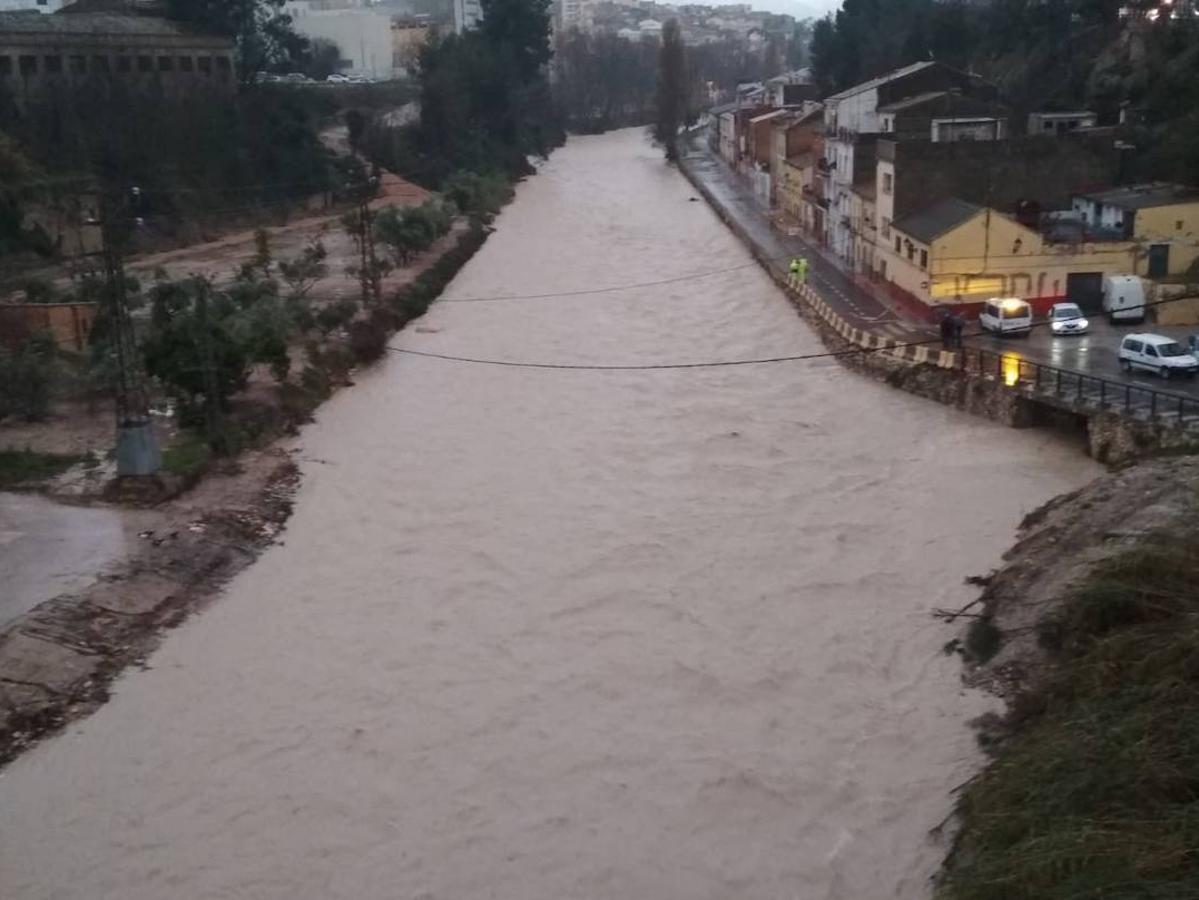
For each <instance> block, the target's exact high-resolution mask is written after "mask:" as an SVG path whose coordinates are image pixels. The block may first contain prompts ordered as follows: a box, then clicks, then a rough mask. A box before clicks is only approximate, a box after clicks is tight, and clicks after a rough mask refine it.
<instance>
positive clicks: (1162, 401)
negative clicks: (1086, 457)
mask: <svg viewBox="0 0 1199 900" xmlns="http://www.w3.org/2000/svg"><path fill="white" fill-rule="evenodd" d="M957 353H958V361H959V362H958V364H959V367H960V368H961V369H962V370H963V371H965V372H968V373H969V374H972V375H978V376H981V377H983V378H988V379H991V380H995V381H1001V382H1003V383H1004V384H1006V385H1007V386H1008V387H1011V388H1013V389H1017V390H1021V391H1024V392H1026V393H1029V394H1032V395H1036V396H1037V397H1040V398H1043V399H1046V400H1049V401H1051V402H1056V403H1057V404H1058V405H1061V406H1065V407H1069V408H1071V409H1077V410H1084V409H1098V410H1107V411H1110V412H1115V413H1118V414H1122V415H1126V416H1130V417H1133V418H1141V419H1147V420H1148V421H1152V422H1157V421H1174V422H1178V423H1181V424H1183V425H1188V426H1191V425H1196V426H1199V397H1192V396H1189V395H1187V394H1179V393H1175V392H1174V391H1164V390H1158V389H1157V388H1151V387H1146V386H1144V385H1140V384H1132V383H1131V382H1127V381H1113V380H1111V379H1109V378H1101V377H1099V376H1097V375H1087V374H1085V373H1083V372H1078V371H1075V370H1073V369H1060V368H1057V367H1056V366H1047V365H1045V364H1044V363H1038V362H1033V361H1032V360H1030V359H1025V358H1024V357H1023V356H1021V355H1020V354H1018V353H1004V352H997V351H995V350H984V349H983V348H981V347H964V348H962V349H960V350H958V351H957Z"/></svg>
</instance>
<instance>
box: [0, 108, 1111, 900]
mask: <svg viewBox="0 0 1199 900" xmlns="http://www.w3.org/2000/svg"><path fill="white" fill-rule="evenodd" d="M691 276H696V277H691ZM645 282H665V283H659V284H657V285H654V286H649V287H642V288H637V289H631V290H614V291H610V292H605V293H577V292H580V291H595V290H597V289H601V288H608V287H620V286H624V285H630V284H640V283H645ZM545 294H557V295H559V296H552V297H545V296H542V297H533V296H530V295H545ZM501 297H519V298H522V299H494V298H501ZM451 301H474V302H451ZM394 343H395V345H396V346H399V347H404V348H410V349H416V350H421V351H426V352H432V353H440V354H447V355H455V356H467V357H476V358H489V359H503V360H515V361H528V362H537V363H562V364H571V365H579V364H601V365H608V364H634V365H636V364H658V363H683V362H696V361H711V360H733V359H743V358H748V357H767V356H780V355H793V354H799V353H818V352H820V351H821V350H822V345H821V344H820V342H819V341H818V340H817V339H816V338H815V337H814V336H813V335H812V334H811V333H810V332H809V330H808V329H807V328H806V327H805V325H804V324H803V323H802V322H801V320H800V319H799V318H798V317H797V316H796V314H795V312H794V311H793V309H792V308H791V307H790V306H789V305H788V303H787V301H786V300H785V298H784V297H783V296H782V295H781V294H780V293H779V291H778V290H777V289H776V288H775V287H774V286H773V285H772V283H771V282H770V281H769V279H768V278H767V277H766V276H765V275H764V274H762V273H761V272H760V270H759V269H757V268H756V267H755V266H754V265H753V264H752V262H751V260H750V258H749V256H748V254H747V253H746V251H745V250H744V249H743V248H742V247H741V246H740V245H739V244H738V243H737V242H736V240H735V239H734V238H733V237H732V236H731V235H730V234H729V233H728V232H727V231H726V229H725V228H724V227H723V226H722V225H721V224H720V223H719V221H718V220H717V219H716V217H715V216H714V215H713V213H712V212H711V211H710V210H709V209H708V208H707V206H706V205H705V204H703V203H702V202H695V198H694V192H693V191H692V190H691V188H690V187H689V185H688V184H687V183H686V181H685V180H684V179H683V178H682V177H681V176H680V175H679V174H678V173H677V172H676V171H673V170H671V169H669V168H667V167H666V166H665V165H664V164H663V162H662V161H661V158H660V153H659V152H658V151H656V150H654V149H653V148H652V147H651V146H649V144H648V143H647V142H646V141H645V139H644V137H643V135H642V134H641V133H640V132H637V131H625V132H618V133H614V134H608V135H603V136H599V137H586V138H578V139H572V140H571V141H570V142H569V143H568V144H567V146H566V147H565V148H564V149H562V150H560V151H558V152H557V153H555V154H554V155H553V157H552V158H551V159H550V160H549V161H548V162H547V163H546V164H545V165H544V166H543V167H542V169H541V171H540V173H539V174H538V175H536V176H535V177H533V178H531V179H529V180H528V181H527V182H525V183H524V184H522V185H521V187H520V188H519V191H518V195H517V198H516V200H515V202H514V203H513V204H512V205H511V206H510V207H509V208H508V209H506V210H505V211H504V213H503V214H502V215H501V216H500V217H499V219H498V220H497V230H496V233H495V234H494V235H492V237H491V238H490V240H489V241H488V242H487V243H486V245H485V246H484V247H483V249H482V250H481V251H480V252H479V254H478V255H477V256H476V257H475V258H474V259H473V260H472V261H471V262H470V263H469V264H468V265H467V267H466V268H465V269H464V270H463V271H462V273H461V274H460V275H459V276H458V278H457V279H456V280H455V281H454V282H453V284H452V285H451V286H450V287H449V289H448V291H447V293H446V295H445V299H444V300H443V301H442V302H439V303H438V304H437V305H436V306H435V307H434V308H433V310H432V311H431V312H430V313H429V315H427V316H426V317H425V318H424V319H423V320H422V321H421V322H419V323H416V324H415V325H414V326H412V327H410V328H409V329H408V330H407V331H405V332H404V333H402V334H401V335H400V336H398V337H397V338H396V339H395V341H394ZM300 442H301V444H302V449H303V454H302V456H303V458H304V459H305V460H307V461H306V462H305V463H304V464H303V467H304V480H303V486H302V488H301V489H300V493H299V497H298V502H297V507H296V511H295V515H294V517H293V518H292V520H291V522H290V523H289V526H288V528H287V531H286V532H285V534H284V536H283V542H282V543H281V544H280V545H279V546H276V547H274V548H272V549H271V550H269V551H268V552H267V553H266V554H265V555H264V556H263V557H262V558H261V559H260V560H259V561H258V562H257V563H256V564H255V565H254V566H252V567H251V568H250V569H248V570H246V571H245V572H244V573H242V574H241V575H240V576H239V577H238V578H237V579H236V580H235V581H234V582H233V583H232V584H231V585H229V587H228V588H227V590H226V591H225V596H223V597H222V598H221V599H220V600H219V601H218V602H216V603H215V604H214V605H213V606H211V607H210V608H209V609H208V610H206V611H205V612H203V613H202V614H201V615H199V616H197V617H195V618H194V619H192V620H191V621H189V622H188V623H186V624H185V625H183V626H182V627H180V628H179V629H177V630H176V631H174V632H173V633H171V634H170V635H169V636H168V637H167V638H166V640H165V642H164V644H163V646H162V647H161V649H160V650H158V651H157V652H156V653H155V654H154V655H153V656H152V658H151V659H150V660H149V665H148V668H147V669H146V670H144V671H141V670H139V671H133V672H130V673H128V674H127V675H125V676H124V677H122V678H121V679H120V680H119V681H118V683H117V684H116V686H115V689H114V697H113V699H112V700H111V702H110V703H108V705H106V706H105V707H103V708H102V709H100V710H99V711H98V712H97V713H96V714H95V715H93V716H91V717H90V718H87V719H85V720H82V721H80V722H78V723H77V724H75V725H72V726H71V727H70V728H69V729H68V730H67V731H66V732H65V733H64V734H62V735H60V736H58V737H56V738H54V739H52V740H49V741H47V742H46V743H44V744H43V745H41V746H39V747H37V748H35V749H34V750H33V751H31V752H29V753H27V754H26V755H25V756H24V757H22V758H21V759H19V760H17V761H16V762H15V763H14V764H13V765H11V766H10V767H9V768H8V769H7V770H6V771H4V772H3V773H2V775H0V896H3V897H4V898H6V900H34V898H37V900H50V898H55V900H67V898H70V900H75V898H78V900H164V898H187V900H284V898H286V900H342V898H344V900H482V898H489V900H822V898H830V900H834V898H835V900H876V898H877V900H881V898H926V897H928V895H929V892H930V888H929V884H928V879H929V876H930V875H931V874H932V873H933V872H934V871H935V869H936V867H937V865H938V863H939V861H940V859H941V856H942V854H943V853H944V850H945V844H944V839H943V838H942V839H941V840H940V841H938V840H937V839H935V838H934V837H933V836H931V835H930V833H929V832H930V829H933V828H934V827H935V826H937V825H938V823H940V822H942V821H943V820H944V819H945V817H946V815H947V813H948V812H949V810H950V808H951V804H952V796H951V794H950V792H951V790H952V789H953V788H954V787H955V786H956V785H958V784H959V783H961V782H962V781H964V780H965V779H966V778H968V777H969V776H970V774H971V773H972V772H973V771H974V770H975V769H976V768H977V766H978V765H979V764H980V761H981V760H980V755H979V753H978V751H977V749H976V747H975V742H974V738H973V736H972V733H971V731H970V729H969V727H968V724H967V723H968V721H969V720H970V719H971V718H972V717H974V716H976V715H978V714H980V713H981V712H983V711H985V710H987V709H989V708H992V701H990V700H989V699H988V698H986V697H984V696H983V695H981V694H978V693H975V692H972V691H968V690H966V689H964V688H963V687H962V685H961V680H960V665H959V663H958V661H957V660H956V659H955V658H953V657H949V656H946V655H944V654H943V652H942V646H943V645H944V644H945V642H946V641H948V640H950V639H951V638H953V637H955V636H957V635H958V631H957V629H956V627H950V626H946V625H944V624H941V623H938V622H937V621H935V620H934V619H933V618H932V617H931V616H930V610H931V609H933V608H934V607H954V606H959V605H962V604H964V603H966V602H968V601H969V600H970V599H972V598H973V596H974V589H971V588H968V587H967V586H965V585H964V584H963V578H964V577H965V576H968V575H972V574H980V573H985V572H987V571H988V570H989V569H990V568H991V567H993V566H994V565H996V564H997V563H998V561H999V559H1000V555H1001V553H1002V552H1003V551H1004V549H1005V548H1006V547H1007V546H1008V545H1009V544H1010V543H1011V542H1012V539H1013V536H1014V529H1015V527H1016V525H1017V523H1018V522H1019V520H1020V517H1021V515H1022V514H1024V513H1026V512H1028V511H1029V510H1031V509H1032V508H1034V507H1036V506H1038V505H1039V504H1041V503H1043V502H1044V501H1046V500H1048V499H1049V498H1050V497H1052V496H1054V495H1055V494H1057V493H1060V492H1062V491H1065V490H1070V489H1073V488H1075V487H1077V486H1079V485H1080V484H1082V483H1083V482H1085V481H1086V480H1088V479H1089V478H1090V477H1091V476H1092V475H1093V474H1095V472H1096V471H1097V470H1096V468H1095V467H1094V466H1093V464H1091V463H1090V462H1088V461H1086V460H1085V459H1084V458H1083V457H1082V455H1081V454H1080V453H1078V451H1077V450H1076V449H1075V448H1072V447H1067V446H1065V445H1063V444H1062V443H1060V442H1058V441H1057V440H1055V439H1054V438H1053V437H1051V436H1049V435H1047V434H1043V433H1039V432H1030V431H1014V430H1009V429H1006V428H1004V427H1001V426H999V425H995V424H991V423H988V422H985V421H982V420H979V419H975V418H970V417H968V416H966V415H964V414H961V413H959V412H956V411H954V410H951V409H947V408H944V407H941V406H938V405H936V404H934V403H930V402H928V401H924V400H920V399H916V398H913V397H910V396H908V395H906V394H903V393H900V392H898V391H895V390H892V389H889V388H887V387H885V386H882V385H879V384H876V383H874V382H872V381H869V380H867V379H864V378H862V377H859V376H857V375H854V374H852V373H849V372H847V371H845V370H844V369H842V368H841V367H839V366H838V365H837V364H835V363H834V362H832V361H830V360H815V361H807V362H784V363H777V364H767V365H753V366H736V367H728V368H712V369H676V370H650V371H590V370H569V369H522V368H498V367H493V366H484V365H478V364H472V363H463V362H453V361H447V360H444V359H434V358H428V357H418V356H408V355H399V354H394V355H389V357H388V358H387V359H386V360H384V362H383V363H382V364H380V365H379V366H378V367H376V368H375V369H373V370H371V371H368V372H364V373H362V374H361V376H360V378H359V383H358V384H357V386H355V387H354V388H352V389H350V390H347V391H344V392H342V393H341V394H340V395H338V396H337V397H336V398H334V399H333V400H332V401H331V402H330V403H328V404H327V405H326V406H325V407H323V408H322V409H321V410H320V413H319V415H318V420H317V422H316V423H315V424H314V425H312V426H310V427H309V428H307V429H306V430H305V431H304V433H303V435H302V437H301V439H300Z"/></svg>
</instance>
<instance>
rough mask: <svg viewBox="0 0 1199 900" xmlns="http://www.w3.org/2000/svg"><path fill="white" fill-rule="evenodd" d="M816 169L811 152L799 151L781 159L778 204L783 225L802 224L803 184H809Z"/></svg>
mask: <svg viewBox="0 0 1199 900" xmlns="http://www.w3.org/2000/svg"><path fill="white" fill-rule="evenodd" d="M815 171H816V160H815V159H814V158H813V154H811V153H801V154H799V155H798V156H792V157H789V158H788V159H785V160H783V162H782V166H781V167H780V172H779V181H778V204H779V209H780V210H781V211H782V214H783V217H782V222H783V225H784V226H785V227H786V226H802V225H803V224H804V185H806V184H810V183H811V180H812V178H813V177H814V174H815Z"/></svg>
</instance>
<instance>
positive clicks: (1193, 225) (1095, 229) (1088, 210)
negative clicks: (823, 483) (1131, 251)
mask: <svg viewBox="0 0 1199 900" xmlns="http://www.w3.org/2000/svg"><path fill="white" fill-rule="evenodd" d="M1071 209H1072V211H1073V213H1074V214H1075V215H1076V216H1077V217H1078V219H1080V220H1081V222H1082V223H1083V224H1084V226H1085V228H1086V233H1085V237H1086V238H1087V239H1090V240H1096V239H1098V240H1108V241H1112V240H1115V241H1120V240H1132V241H1135V242H1136V244H1137V246H1138V247H1139V248H1140V252H1139V254H1138V258H1137V265H1136V268H1135V269H1130V270H1129V271H1130V272H1133V273H1134V274H1137V275H1145V276H1147V277H1149V278H1165V277H1167V276H1170V275H1181V274H1183V273H1186V272H1188V271H1189V270H1190V269H1191V267H1192V266H1194V265H1195V262H1196V260H1199V190H1196V189H1195V188H1187V187H1183V186H1182V185H1178V184H1166V183H1162V182H1153V183H1150V184H1137V185H1132V186H1129V187H1120V188H1114V189H1112V190H1108V191H1098V192H1094V193H1088V194H1083V195H1080V196H1076V197H1074V198H1073V201H1072V202H1071Z"/></svg>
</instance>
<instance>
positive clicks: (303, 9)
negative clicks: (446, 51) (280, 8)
mask: <svg viewBox="0 0 1199 900" xmlns="http://www.w3.org/2000/svg"><path fill="white" fill-rule="evenodd" d="M284 12H286V13H287V14H288V15H290V16H291V21H292V27H293V28H295V30H296V31H297V32H299V33H300V34H302V35H304V36H305V37H307V38H313V39H321V40H326V41H331V42H332V43H334V44H336V45H337V47H338V49H339V50H340V51H341V58H342V60H343V61H345V62H346V63H347V64H348V67H347V70H346V71H347V72H348V73H349V74H353V75H363V76H365V77H367V78H375V79H389V78H391V77H393V75H394V74H395V66H394V60H395V47H394V44H393V38H392V33H391V21H392V17H391V16H390V15H388V14H387V13H383V12H379V11H377V10H374V9H371V8H369V7H367V6H362V5H349V4H348V3H346V2H344V0H343V2H341V3H336V4H331V3H330V0H288V2H287V3H286V4H285V5H284Z"/></svg>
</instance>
